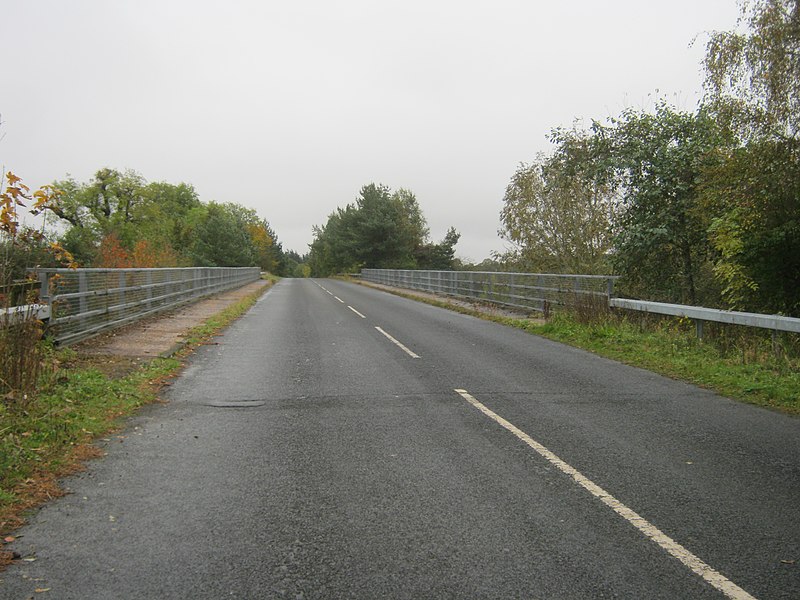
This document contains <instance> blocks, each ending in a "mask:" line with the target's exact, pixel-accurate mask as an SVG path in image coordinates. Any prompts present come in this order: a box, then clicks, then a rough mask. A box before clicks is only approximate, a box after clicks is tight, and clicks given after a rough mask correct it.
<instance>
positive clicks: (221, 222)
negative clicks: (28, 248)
mask: <svg viewBox="0 0 800 600" xmlns="http://www.w3.org/2000/svg"><path fill="white" fill-rule="evenodd" d="M55 187H57V188H58V189H59V190H61V191H62V199H61V202H59V203H58V204H57V205H55V206H53V207H50V208H51V210H52V212H53V213H55V214H56V215H57V216H58V217H59V218H60V219H61V220H62V222H64V223H66V224H68V228H67V230H66V231H65V232H64V234H63V235H62V238H61V239H62V243H63V245H64V247H65V248H67V249H68V250H70V251H72V253H73V255H75V257H76V258H77V259H78V261H79V262H80V263H81V264H83V265H85V266H97V267H167V266H253V265H257V266H259V267H261V269H263V270H265V271H269V272H272V273H279V274H285V271H286V264H285V259H284V253H283V248H282V247H281V244H280V242H279V241H278V237H277V235H276V234H275V232H274V231H273V230H272V228H271V227H270V225H269V223H268V222H267V221H266V220H264V219H262V218H260V217H259V216H258V215H257V213H256V212H255V211H254V210H252V209H249V208H246V207H244V206H242V205H240V204H236V203H224V204H218V203H213V202H212V203H209V204H203V203H202V202H201V201H200V199H199V198H198V197H197V193H196V192H195V190H194V188H193V187H192V186H190V185H188V184H185V183H180V184H177V185H173V184H169V183H165V182H152V183H147V182H146V181H145V180H144V178H143V177H142V176H141V175H139V174H138V173H135V172H134V171H126V172H124V173H121V172H119V171H116V170H113V169H101V170H100V171H98V172H97V174H96V175H95V177H94V178H93V179H92V180H91V181H89V182H88V183H79V182H77V181H75V180H74V179H72V178H68V179H66V180H64V181H59V182H56V183H55Z"/></svg>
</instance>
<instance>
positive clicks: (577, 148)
mask: <svg viewBox="0 0 800 600" xmlns="http://www.w3.org/2000/svg"><path fill="white" fill-rule="evenodd" d="M551 140H552V141H553V142H554V143H555V144H556V149H555V151H554V153H553V154H552V155H550V156H545V155H543V154H540V155H539V156H538V157H537V159H536V160H535V161H534V162H533V163H530V164H525V163H523V164H521V165H520V166H519V168H518V169H517V171H516V173H514V175H513V176H512V178H511V182H510V183H509V185H508V187H507V188H506V193H505V196H504V197H503V203H504V205H503V209H502V211H501V212H500V220H501V222H502V225H503V228H502V229H501V230H500V235H501V236H502V237H503V238H505V239H506V240H508V241H509V242H511V243H512V244H513V245H514V248H513V250H511V251H510V252H508V253H506V254H505V255H504V256H501V257H500V258H501V260H502V261H504V262H508V263H512V265H513V267H514V268H516V269H518V270H524V271H532V272H553V273H602V272H605V271H606V270H607V268H608V267H607V255H608V253H609V251H610V250H611V219H612V217H613V215H614V211H615V198H614V195H613V191H614V190H613V187H612V185H611V183H610V180H609V177H608V174H607V172H606V171H605V170H604V169H603V168H602V167H603V165H602V159H603V158H604V154H603V153H601V152H600V151H599V148H598V146H600V145H601V142H602V141H603V140H602V137H601V136H598V135H596V134H593V133H590V132H585V131H580V130H578V129H577V128H573V129H572V130H556V131H554V132H553V134H552V137H551Z"/></svg>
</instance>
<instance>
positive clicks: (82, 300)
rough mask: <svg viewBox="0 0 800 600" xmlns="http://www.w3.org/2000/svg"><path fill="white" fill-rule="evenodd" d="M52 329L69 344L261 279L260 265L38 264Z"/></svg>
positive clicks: (54, 335) (60, 340) (58, 339)
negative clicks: (73, 266)
mask: <svg viewBox="0 0 800 600" xmlns="http://www.w3.org/2000/svg"><path fill="white" fill-rule="evenodd" d="M35 273H36V275H37V276H38V277H39V281H40V292H39V296H40V300H39V301H40V303H42V304H46V305H48V306H49V308H50V314H49V320H48V334H49V335H50V336H51V337H52V338H53V339H54V341H55V342H56V343H58V344H61V345H67V344H70V343H73V342H76V341H79V340H81V339H84V338H87V337H91V336H92V335H95V334H97V333H101V332H102V331H105V330H108V329H113V328H115V327H121V326H122V325H127V324H128V323H131V322H133V321H136V320H138V319H141V318H144V317H146V316H149V315H151V314H155V313H157V312H160V311H163V310H168V309H170V308H173V307H176V306H179V305H181V304H185V303H188V302H193V301H195V300H198V299H200V298H202V297H204V296H208V295H210V294H215V293H217V292H221V291H224V290H228V289H233V288H237V287H241V286H243V285H246V284H248V283H250V282H252V281H256V280H257V279H258V278H259V277H260V269H258V267H193V268H174V269H173V268H165V269H37V270H36V271H35Z"/></svg>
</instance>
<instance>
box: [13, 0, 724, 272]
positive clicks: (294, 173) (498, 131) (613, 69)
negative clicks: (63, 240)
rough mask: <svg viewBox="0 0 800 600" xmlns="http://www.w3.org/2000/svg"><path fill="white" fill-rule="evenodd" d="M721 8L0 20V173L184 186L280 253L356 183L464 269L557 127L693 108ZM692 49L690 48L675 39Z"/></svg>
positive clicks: (54, 15) (259, 6) (38, 9)
mask: <svg viewBox="0 0 800 600" xmlns="http://www.w3.org/2000/svg"><path fill="white" fill-rule="evenodd" d="M736 16H737V7H736V3H735V0H671V1H670V2H643V1H641V0H605V1H591V0H572V1H563V2H553V1H552V0H550V1H547V2H542V1H538V0H519V1H518V0H492V1H476V0H461V1H456V0H424V1H423V0H400V1H394V0H392V1H383V0H371V1H366V0H365V1H362V0H346V1H341V2H338V1H336V0H328V1H324V0H309V1H301V0H297V1H294V2H292V1H289V0H282V1H281V2H275V1H272V0H264V1H255V0H251V1H248V0H225V1H224V2H222V1H213V2H212V1H208V0H155V1H152V0H136V1H133V0H130V1H123V0H117V1H111V0H71V1H69V2H65V1H64V0H36V1H23V0H15V1H14V0H12V1H8V2H3V5H2V9H0V24H1V26H2V33H0V66H1V70H0V73H2V80H0V81H1V82H0V115H1V118H2V122H3V123H2V126H0V136H2V139H1V140H0V166H4V167H5V168H6V170H8V169H11V170H13V171H14V172H15V173H16V174H17V175H19V176H21V177H22V178H23V179H24V180H25V182H26V183H28V184H29V185H32V186H39V185H42V184H45V183H49V182H51V181H53V180H55V179H62V178H64V177H65V176H66V175H67V174H71V175H72V176H74V177H75V178H76V179H78V180H80V181H87V180H89V179H90V178H91V177H92V175H93V174H94V172H96V171H97V170H98V169H99V168H101V167H106V166H108V167H112V168H116V169H120V170H122V169H133V170H135V171H138V172H139V173H141V174H142V175H143V176H144V177H145V178H146V179H147V180H149V181H159V180H163V181H168V182H171V183H179V182H187V183H191V184H192V185H194V187H195V189H196V190H197V192H198V193H199V195H200V197H201V199H202V200H204V201H209V200H217V201H233V202H238V203H240V204H243V205H245V206H249V207H251V208H255V209H256V210H257V211H258V212H259V214H260V215H261V216H262V217H264V218H266V219H267V220H269V221H270V223H271V224H272V226H273V228H274V229H275V231H276V232H277V234H278V237H279V239H280V240H281V241H282V242H283V244H284V248H286V249H294V250H297V251H298V252H300V253H304V252H305V251H306V250H307V244H308V243H309V242H310V241H311V237H312V234H311V227H312V225H314V224H323V223H324V222H325V221H326V219H327V215H328V214H329V213H330V212H332V211H333V210H334V209H335V208H336V207H337V206H343V205H345V204H347V203H348V202H352V201H353V200H354V199H355V197H356V196H357V194H358V191H359V190H360V188H361V187H362V186H363V185H365V184H367V183H370V182H376V183H383V184H386V185H388V186H389V187H391V188H392V189H396V188H398V187H404V188H408V189H411V190H412V191H413V192H414V193H415V194H416V196H417V199H418V201H419V203H420V205H421V207H422V210H423V212H424V214H425V216H426V217H427V220H428V223H429V225H430V229H431V235H432V237H433V238H434V239H435V240H437V241H438V240H439V239H441V237H442V236H443V235H444V233H445V232H446V230H447V228H448V227H449V226H450V225H453V226H455V227H456V228H457V229H458V230H459V231H460V232H461V234H462V238H461V242H460V243H459V245H458V248H457V251H458V254H459V255H460V256H461V257H462V258H466V259H471V260H474V261H480V260H482V259H483V258H485V257H487V256H489V254H490V252H491V251H492V250H500V249H502V247H503V244H502V242H501V240H500V239H499V238H498V237H497V229H498V227H499V218H498V214H499V211H500V208H501V205H502V197H503V193H504V190H505V187H506V185H507V184H508V181H509V179H510V178H511V175H512V174H513V172H514V170H515V169H516V167H517V165H518V164H519V163H520V162H523V161H530V160H531V159H532V158H533V157H534V156H535V155H536V153H537V152H539V151H546V150H547V149H548V142H547V139H546V136H547V134H548V132H549V131H550V129H552V128H553V127H556V126H569V125H570V124H571V123H572V122H573V121H574V120H575V119H584V120H590V119H592V118H604V117H607V116H610V115H617V114H619V112H620V111H621V110H622V109H624V108H626V107H634V108H647V107H649V106H651V105H652V102H653V99H654V97H656V96H665V97H667V98H668V99H669V100H670V101H672V102H673V103H674V104H675V105H677V106H678V107H679V108H683V109H687V110H690V109H692V108H694V107H695V106H696V103H697V101H698V99H699V98H700V95H701V83H702V73H701V68H700V60H701V58H702V55H703V47H704V44H705V40H706V39H707V37H706V36H705V35H704V33H705V32H708V31H713V30H725V29H731V28H733V27H734V25H735V22H736ZM695 38H697V41H696V43H695V44H694V45H693V46H690V44H691V42H692V40H693V39H695Z"/></svg>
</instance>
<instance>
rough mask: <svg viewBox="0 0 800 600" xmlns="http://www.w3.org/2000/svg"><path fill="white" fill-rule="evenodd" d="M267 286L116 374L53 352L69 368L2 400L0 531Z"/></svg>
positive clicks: (151, 398)
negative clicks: (20, 397) (16, 398)
mask: <svg viewBox="0 0 800 600" xmlns="http://www.w3.org/2000/svg"><path fill="white" fill-rule="evenodd" d="M266 289H267V287H265V288H262V289H261V290H259V291H258V292H256V293H254V294H251V295H249V296H247V297H245V298H243V299H242V300H240V301H238V302H237V303H235V304H233V305H231V306H230V307H228V308H227V309H225V310H223V311H221V312H220V313H218V314H216V315H214V316H213V317H211V318H210V319H208V320H207V321H206V322H205V323H203V324H202V325H200V326H199V327H196V328H194V329H192V330H191V332H190V334H189V336H188V340H187V343H186V344H185V345H184V347H183V349H182V350H181V352H180V353H179V355H178V358H158V359H154V360H152V361H149V362H147V363H145V364H143V365H140V366H137V367H136V368H134V369H133V370H127V374H126V375H124V376H122V377H117V378H115V377H111V376H109V375H106V374H104V373H103V372H101V371H100V370H98V369H97V368H91V367H89V368H87V367H86V366H85V364H86V361H84V360H82V359H81V357H79V356H76V354H75V352H73V351H71V350H69V349H67V350H64V351H61V353H60V355H59V358H60V359H61V362H62V363H63V365H67V366H62V367H61V368H59V370H58V372H57V373H56V374H55V375H52V374H50V375H49V377H48V381H47V382H43V384H42V388H41V389H40V390H39V391H38V392H37V393H36V394H35V395H34V396H32V397H31V398H30V399H28V400H27V401H26V402H24V403H21V402H3V401H2V400H0V530H3V529H6V530H7V529H9V528H11V527H13V526H14V525H17V524H19V519H18V518H17V517H18V513H19V511H20V510H21V509H24V508H25V507H27V506H30V505H31V504H32V503H33V502H35V500H34V501H33V502H32V501H31V498H30V496H31V495H32V494H33V495H35V488H36V487H37V482H40V481H48V480H53V478H54V477H57V476H59V475H62V474H64V473H66V472H69V471H70V470H71V469H74V467H75V463H76V460H79V459H80V458H81V457H82V456H86V455H87V453H86V452H80V449H81V448H83V449H84V450H85V448H86V446H87V445H88V444H91V443H92V441H94V440H95V439H97V438H98V437H102V436H104V435H107V434H109V433H110V432H111V431H114V430H115V429H117V428H119V427H120V426H121V425H122V424H123V421H124V418H125V417H128V416H130V415H131V414H133V413H134V412H135V411H136V410H137V409H138V408H139V407H141V406H143V405H145V404H148V403H150V402H153V401H154V400H156V399H157V395H158V391H159V389H160V387H161V385H160V384H161V382H163V381H164V380H165V379H167V378H169V377H172V376H174V375H175V374H177V373H178V372H179V370H180V368H181V366H182V363H181V361H180V360H179V358H182V357H185V356H186V355H188V354H189V353H191V351H192V350H193V349H194V348H195V347H196V346H197V345H199V344H202V343H203V342H204V341H205V340H207V339H208V338H209V337H211V336H213V335H215V334H217V333H218V332H219V331H220V330H222V329H223V328H225V327H227V326H228V325H229V324H230V323H231V322H232V321H234V320H235V319H237V318H238V317H240V316H241V315H242V314H244V313H245V312H246V311H247V310H248V309H249V308H250V307H251V306H253V304H255V302H256V300H257V299H258V297H259V296H260V295H261V294H263V293H264V291H265V290H266ZM69 365H77V366H69ZM81 365H84V366H81ZM90 454H91V453H90ZM32 490H33V491H32ZM40 496H41V494H40ZM4 524H5V525H4Z"/></svg>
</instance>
